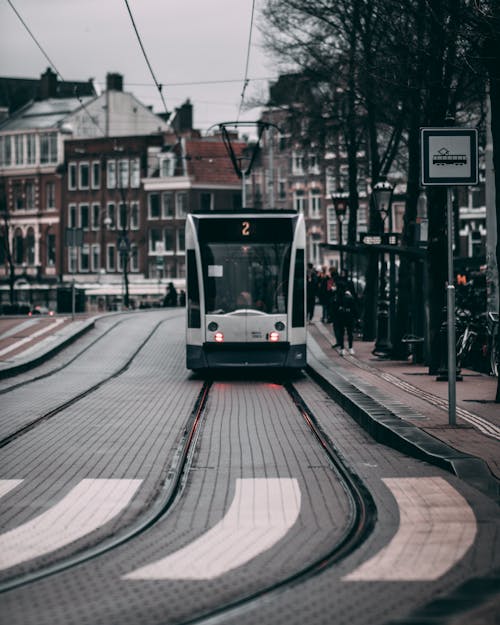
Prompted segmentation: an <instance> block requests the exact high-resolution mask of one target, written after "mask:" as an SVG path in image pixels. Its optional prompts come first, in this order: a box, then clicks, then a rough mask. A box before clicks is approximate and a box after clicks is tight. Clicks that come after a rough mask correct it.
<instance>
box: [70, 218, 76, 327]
mask: <svg viewBox="0 0 500 625" xmlns="http://www.w3.org/2000/svg"><path fill="white" fill-rule="evenodd" d="M72 235H73V237H72V246H71V273H72V274H73V280H72V281H71V320H72V321H74V319H75V265H76V257H77V252H76V228H75V227H73V232H72Z"/></svg>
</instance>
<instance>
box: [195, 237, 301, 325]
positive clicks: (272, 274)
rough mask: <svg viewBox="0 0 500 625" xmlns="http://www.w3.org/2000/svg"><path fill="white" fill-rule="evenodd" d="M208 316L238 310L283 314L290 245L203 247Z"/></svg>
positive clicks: (208, 244)
mask: <svg viewBox="0 0 500 625" xmlns="http://www.w3.org/2000/svg"><path fill="white" fill-rule="evenodd" d="M201 254H202V262H203V267H204V272H205V275H204V284H205V302H206V312H207V313H208V314H220V315H222V314H226V313H230V312H233V311H235V310H240V309H242V308H246V309H253V310H259V311H261V312H264V313H270V314H284V313H286V311H287V298H288V280H289V273H290V254H291V243H290V242H283V243H272V244H270V243H245V244H242V243H206V244H204V245H202V246H201Z"/></svg>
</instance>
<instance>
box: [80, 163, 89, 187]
mask: <svg viewBox="0 0 500 625" xmlns="http://www.w3.org/2000/svg"><path fill="white" fill-rule="evenodd" d="M79 173H80V189H88V188H89V164H88V163H80V167H79Z"/></svg>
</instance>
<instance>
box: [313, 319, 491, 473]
mask: <svg viewBox="0 0 500 625" xmlns="http://www.w3.org/2000/svg"><path fill="white" fill-rule="evenodd" d="M309 333H310V336H311V337H312V338H313V339H315V340H316V341H317V342H318V344H319V345H320V347H321V349H322V351H323V353H324V354H325V356H326V357H327V358H328V359H329V361H330V362H331V366H332V368H334V369H335V370H336V371H338V372H340V373H341V374H343V375H344V376H345V377H346V378H347V379H349V381H350V382H351V383H352V384H353V385H355V386H356V385H358V386H359V385H364V386H365V388H368V389H372V396H375V395H376V396H377V399H378V400H380V398H381V399H382V400H384V401H385V405H388V407H390V408H391V410H392V411H393V412H394V413H395V414H397V415H398V416H399V417H400V418H401V419H403V420H405V421H408V422H411V423H412V424H413V425H415V426H417V427H418V428H420V429H421V430H423V431H425V432H427V433H428V434H430V435H432V436H433V437H435V438H437V439H439V440H441V441H443V442H444V443H446V444H447V445H450V446H451V447H453V448H454V449H457V450H459V451H461V452H463V453H466V454H469V455H471V456H475V457H478V458H482V459H483V460H484V461H485V462H486V463H487V465H488V467H489V469H490V471H491V472H492V473H493V474H494V475H495V476H496V477H497V478H499V479H500V404H497V403H495V401H494V400H495V395H496V387H497V378H496V377H492V376H488V375H484V374H481V373H477V372H475V371H468V370H462V376H463V380H462V381H461V382H457V383H456V394H457V410H456V425H455V426H453V425H450V424H449V412H448V383H447V382H440V381H437V380H436V376H433V375H429V374H428V368H427V367H424V366H421V365H415V364H411V363H410V362H407V361H396V360H388V359H380V358H377V357H376V356H374V355H373V354H372V350H373V347H374V344H373V342H369V341H368V342H365V341H360V340H358V341H355V343H354V350H355V354H354V355H350V354H348V353H346V354H345V355H344V356H340V354H339V352H338V350H337V349H332V347H331V344H332V343H333V337H332V332H331V325H327V324H323V323H321V322H319V321H316V322H313V323H312V324H310V325H309ZM391 401H392V402H393V403H394V405H393V406H391ZM401 406H404V407H406V408H407V409H405V408H402V407H401Z"/></svg>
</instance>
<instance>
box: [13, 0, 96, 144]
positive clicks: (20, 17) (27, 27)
mask: <svg viewBox="0 0 500 625" xmlns="http://www.w3.org/2000/svg"><path fill="white" fill-rule="evenodd" d="M7 2H8V3H9V5H10V8H11V9H12V10H13V11H14V13H15V14H16V16H17V18H18V19H19V21H20V22H21V24H22V25H23V26H24V28H25V29H26V32H27V33H28V34H29V36H30V37H31V38H32V39H33V41H34V42H35V44H36V46H37V47H38V49H39V50H40V52H41V53H42V54H43V56H44V57H45V58H46V60H47V62H48V63H49V65H50V67H51V68H52V69H53V70H54V72H55V73H56V75H57V77H58V78H59V80H61V81H62V82H66V81H65V80H64V78H63V76H62V74H61V72H60V71H59V70H58V69H57V67H56V65H55V63H54V61H52V59H51V58H50V56H49V55H48V54H47V52H45V50H44V48H43V46H42V44H41V43H40V42H39V41H38V39H37V38H36V37H35V35H34V34H33V32H32V31H31V29H30V28H29V26H28V24H27V23H26V21H25V20H24V19H23V17H22V16H21V14H20V13H19V11H18V10H17V9H16V7H15V6H14V5H13V3H12V2H11V0H7ZM74 97H75V98H76V100H77V101H78V102H79V103H80V105H81V106H82V107H83V109H84V111H85V112H86V113H87V115H88V116H89V117H90V119H91V121H92V123H93V124H94V126H96V128H98V130H99V132H101V133H102V134H103V135H104V134H105V133H104V130H103V129H102V128H101V127H100V126H99V124H98V123H97V122H96V120H95V119H94V118H93V117H92V115H91V114H90V112H89V110H88V109H87V107H86V106H85V102H84V101H83V99H82V97H81V96H80V95H79V93H78V91H77V87H76V86H75V90H74Z"/></svg>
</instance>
